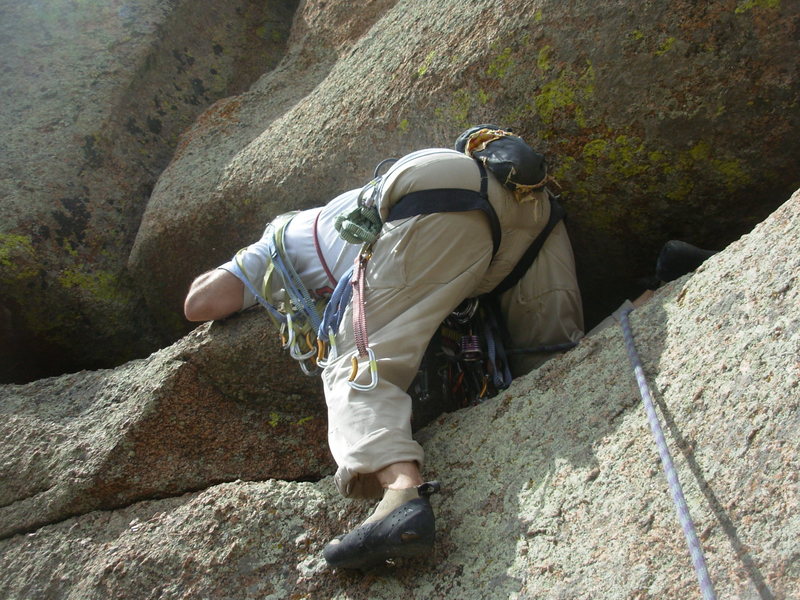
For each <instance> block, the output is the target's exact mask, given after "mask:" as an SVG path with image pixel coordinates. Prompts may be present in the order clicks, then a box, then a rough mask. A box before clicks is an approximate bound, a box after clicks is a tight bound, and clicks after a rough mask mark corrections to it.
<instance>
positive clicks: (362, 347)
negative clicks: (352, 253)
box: [347, 243, 378, 392]
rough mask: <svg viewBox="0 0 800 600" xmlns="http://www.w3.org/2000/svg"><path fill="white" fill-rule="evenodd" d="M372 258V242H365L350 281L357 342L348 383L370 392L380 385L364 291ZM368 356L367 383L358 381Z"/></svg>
mask: <svg viewBox="0 0 800 600" xmlns="http://www.w3.org/2000/svg"><path fill="white" fill-rule="evenodd" d="M370 258H372V244H371V243H368V244H364V247H363V248H362V249H361V252H360V253H359V255H358V258H357V259H356V266H355V272H354V273H353V278H352V280H351V281H350V285H351V286H352V288H353V337H354V338H355V343H356V353H355V354H354V355H353V356H352V357H351V358H350V362H351V365H352V371H351V373H350V378H349V379H348V380H347V384H348V385H349V386H350V387H351V388H353V389H355V390H359V391H362V392H369V391H371V390H374V389H375V388H376V387H377V386H378V362H377V360H376V359H375V353H374V352H373V351H372V348H370V347H369V334H368V332H367V313H366V298H365V291H364V284H365V281H364V280H365V279H366V277H367V264H368V263H369V259H370ZM363 358H367V359H368V364H369V372H370V382H369V383H368V384H366V385H363V384H359V383H356V381H355V379H356V377H357V376H358V360H359V359H363Z"/></svg>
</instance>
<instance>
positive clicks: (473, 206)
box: [387, 161, 502, 256]
mask: <svg viewBox="0 0 800 600" xmlns="http://www.w3.org/2000/svg"><path fill="white" fill-rule="evenodd" d="M475 162H476V164H477V165H478V168H479V169H480V171H481V191H480V192H476V191H475V190H466V189H461V188H439V189H432V190H420V191H419V192H411V193H410V194H406V195H405V196H403V197H402V198H400V200H398V201H397V203H396V204H395V205H394V206H393V207H392V208H391V210H390V211H389V218H388V219H387V221H397V220H398V219H405V218H407V217H414V216H417V215H429V214H432V213H437V212H465V211H468V210H480V211H482V212H483V213H484V214H485V215H486V216H487V217H488V219H489V226H490V227H491V229H492V256H494V255H495V254H497V250H498V249H499V248H500V241H501V238H502V233H501V230H500V219H498V218H497V213H496V212H495V210H494V207H493V206H492V203H491V202H489V195H488V188H489V183H488V179H487V174H486V168H485V167H484V166H483V165H482V164H481V163H480V162H478V161H475Z"/></svg>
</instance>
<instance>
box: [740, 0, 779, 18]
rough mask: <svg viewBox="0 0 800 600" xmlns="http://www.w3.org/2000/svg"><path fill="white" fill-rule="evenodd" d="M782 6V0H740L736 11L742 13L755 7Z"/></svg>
mask: <svg viewBox="0 0 800 600" xmlns="http://www.w3.org/2000/svg"><path fill="white" fill-rule="evenodd" d="M780 7H781V0H743V2H740V3H739V5H738V6H737V7H736V10H734V12H735V13H736V14H737V15H742V14H744V13H746V12H748V11H750V10H753V9H754V8H767V9H770V8H780Z"/></svg>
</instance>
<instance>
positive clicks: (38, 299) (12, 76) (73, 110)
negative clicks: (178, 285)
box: [0, 0, 297, 382]
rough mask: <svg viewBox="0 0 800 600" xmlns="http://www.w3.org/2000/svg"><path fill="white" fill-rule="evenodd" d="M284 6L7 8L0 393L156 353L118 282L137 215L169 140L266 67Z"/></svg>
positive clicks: (127, 289)
mask: <svg viewBox="0 0 800 600" xmlns="http://www.w3.org/2000/svg"><path fill="white" fill-rule="evenodd" d="M296 4H297V2H296V1H294V2H293V1H288V2H269V3H264V2H255V1H253V0H233V1H231V2H204V3H197V2H190V1H187V0H177V1H165V0H124V1H123V0H103V1H99V2H73V1H70V0H48V1H47V2H43V1H41V0H34V1H31V2H6V3H3V6H2V7H0V50H2V54H3V67H2V69H0V77H2V83H0V126H1V127H2V130H3V139H2V151H1V152H0V330H2V331H3V335H2V337H0V381H4V382H7V381H15V382H23V381H30V380H32V379H34V378H36V377H41V376H46V375H54V374H60V373H64V372H65V371H67V370H77V369H80V368H97V367H103V366H105V367H108V366H114V365H118V364H120V363H121V362H123V361H124V360H130V359H131V358H134V357H142V356H146V355H147V354H149V353H150V352H151V351H153V350H155V349H156V348H158V347H159V346H160V345H162V344H163V340H164V338H162V337H161V335H160V332H158V331H156V330H155V329H154V328H153V327H152V324H151V321H150V320H149V319H148V318H147V315H146V313H145V312H144V311H143V304H142V301H141V297H140V296H139V295H138V293H137V292H136V288H135V286H134V285H133V283H132V281H131V278H130V274H129V273H128V272H127V270H126V261H127V257H128V253H129V252H130V249H131V245H132V243H133V239H134V236H135V234H136V230H137V228H138V226H139V221H140V220H141V216H142V213H143V211H144V207H145V203H146V202H147V199H148V197H149V195H150V192H151V191H152V189H153V185H154V184H155V181H156V179H157V177H158V176H159V174H160V173H161V171H162V170H163V169H164V167H165V166H166V164H167V163H168V161H169V160H170V158H171V156H172V154H173V152H174V149H175V147H176V145H177V141H178V136H179V135H180V133H181V132H182V131H184V130H185V129H186V127H187V126H189V124H191V123H192V122H193V121H194V119H195V118H196V117H197V116H198V115H199V114H200V113H201V112H202V111H203V110H204V109H205V108H207V107H208V106H209V105H210V104H211V103H213V102H214V101H216V100H217V99H219V98H221V97H225V96H229V95H231V94H235V93H239V92H241V91H244V90H245V89H246V88H247V87H248V86H249V85H250V83H252V82H253V81H254V80H255V79H256V78H257V77H259V76H260V75H262V74H263V73H264V72H266V71H268V70H269V69H270V68H272V67H273V66H274V65H275V64H276V63H277V62H278V59H279V58H280V57H281V56H282V54H283V50H284V47H285V44H286V39H287V37H288V31H289V26H290V24H291V19H292V16H293V12H294V7H295V6H296ZM173 319H174V320H175V321H179V317H178V316H177V315H176V316H174V317H173ZM179 327H180V326H179V325H177V324H173V328H174V329H176V328H179ZM169 339H170V341H174V339H175V338H174V336H173V337H170V338H169Z"/></svg>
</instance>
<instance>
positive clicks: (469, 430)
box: [0, 192, 800, 600]
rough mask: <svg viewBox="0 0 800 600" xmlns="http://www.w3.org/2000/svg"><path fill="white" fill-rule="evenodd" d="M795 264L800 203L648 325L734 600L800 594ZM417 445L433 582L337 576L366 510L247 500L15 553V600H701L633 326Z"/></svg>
mask: <svg viewBox="0 0 800 600" xmlns="http://www.w3.org/2000/svg"><path fill="white" fill-rule="evenodd" d="M798 245H800V192H797V193H796V194H795V195H794V196H793V197H792V198H791V199H790V200H789V201H788V202H786V203H785V204H784V205H783V206H781V207H780V208H779V209H778V210H777V211H776V212H775V213H774V214H773V215H771V216H770V218H769V219H768V220H767V221H765V222H764V223H763V224H761V225H759V226H758V227H757V228H756V229H755V230H754V231H753V232H752V233H750V234H748V235H746V236H744V237H742V238H741V239H740V240H738V241H736V242H735V243H733V244H731V245H730V246H729V247H728V248H726V249H725V250H724V251H723V252H722V253H720V254H718V255H716V256H715V257H713V258H711V259H710V260H708V261H707V262H706V263H705V264H704V265H703V266H702V267H701V268H700V269H699V270H698V271H697V272H696V273H695V274H694V275H690V276H686V277H684V278H682V279H680V280H678V281H676V282H673V283H672V284H669V285H668V286H666V287H664V288H662V289H661V290H659V292H658V293H657V294H656V296H655V297H654V298H653V299H652V300H651V301H650V302H649V303H648V304H646V305H645V306H644V307H642V308H641V309H638V310H637V311H636V312H635V313H633V315H632V317H631V321H632V325H633V329H634V334H635V336H636V345H637V349H638V352H639V354H640V356H641V358H642V361H643V365H644V370H645V373H646V375H647V377H648V379H649V382H650V385H651V387H652V389H653V392H654V395H655V399H656V402H657V404H658V406H659V412H660V414H661V415H662V422H663V423H664V429H665V432H666V435H667V441H668V443H669V445H670V447H671V449H672V454H673V456H674V458H675V463H676V466H677V469H678V474H679V477H680V479H681V481H682V483H683V487H684V491H685V493H686V497H687V501H688V505H689V508H690V510H691V513H692V516H693V517H694V521H695V524H696V526H697V530H698V532H699V536H700V539H701V541H702V545H703V547H704V549H705V554H706V560H707V563H708V566H709V570H710V573H711V577H712V579H713V581H714V584H715V586H716V591H717V595H718V597H719V598H736V599H753V600H764V599H767V598H775V599H780V600H786V599H790V598H797V597H799V596H800V545H799V544H798V541H797V540H798V539H800V517H798V515H800V512H799V511H798V500H800V486H799V485H798V461H799V460H800V438H798V436H797V430H798V427H800V422H799V421H800V363H798V356H800V326H799V325H800V322H799V321H800V319H799V318H798V312H797V307H798V306H800V281H798V278H800V255H798V253H797V247H798ZM419 437H420V440H421V441H422V443H423V445H424V447H425V449H426V453H427V466H426V474H427V475H428V476H430V477H437V478H439V479H440V480H441V481H442V482H443V485H444V489H443V493H442V494H441V495H439V496H434V501H433V502H434V507H435V510H436V512H437V516H438V532H439V536H438V541H437V546H436V557H435V560H433V561H431V562H429V563H423V564H405V565H399V566H395V567H387V568H385V569H383V570H379V571H376V572H372V573H370V574H367V575H358V574H351V573H338V572H331V571H329V570H327V569H326V567H325V565H324V561H323V560H322V558H321V549H322V547H323V545H324V544H325V543H326V542H327V540H328V539H329V538H330V537H331V536H332V535H333V534H334V533H336V532H338V531H339V530H340V528H341V527H342V524H343V523H346V524H350V525H353V524H355V523H357V522H358V521H359V520H360V519H362V518H363V517H364V516H365V514H366V513H367V511H368V508H367V507H366V506H365V505H361V504H358V503H351V502H346V501H344V500H342V499H339V498H337V497H336V495H335V491H334V487H333V484H332V481H331V478H329V477H328V478H325V479H322V480H321V481H320V482H318V483H309V482H305V483H296V482H295V483H292V482H281V481H274V480H273V481H265V482H243V481H237V482H229V483H224V484H221V485H217V486H213V487H209V488H208V489H206V490H203V491H201V492H196V493H193V494H189V495H184V496H180V497H176V498H169V499H163V500H157V501H147V502H141V503H138V504H134V505H132V506H130V507H127V508H124V509H120V510H116V511H106V512H92V513H89V514H86V515H83V516H80V517H77V518H74V519H70V520H67V521H65V522H62V523H57V524H53V525H48V526H45V527H42V528H40V529H38V530H36V531H35V532H32V533H30V534H28V535H17V536H13V537H10V538H8V539H5V540H3V541H2V542H0V595H2V596H3V597H4V598H9V599H10V600H11V599H22V598H25V599H32V598H81V599H91V598H98V599H100V598H109V597H126V598H143V599H144V598H186V599H188V598H215V599H216V598H219V599H223V598H237V599H244V598H275V599H278V598H298V599H299V598H340V599H345V598H347V599H353V600H362V599H364V600H366V599H370V600H375V599H387V600H388V599H394V598H419V599H423V598H426V599H427V598H460V599H465V600H470V599H476V600H477V599H481V600H482V599H485V598H570V599H587V600H588V599H594V598H609V599H633V598H636V599H639V600H642V599H650V598H653V599H656V598H658V599H661V598H692V597H699V590H698V587H697V582H696V579H695V576H694V573H693V571H692V567H691V563H690V560H689V555H688V551H687V549H686V546H685V543H684V540H683V537H682V533H681V530H680V526H679V524H678V521H677V518H676V515H675V509H674V507H673V505H672V502H671V500H670V497H669V494H668V491H667V484H666V480H665V478H664V476H663V473H662V472H661V467H660V465H659V462H658V455H657V452H656V449H655V445H654V443H653V440H652V438H651V435H650V431H649V427H648V423H647V419H646V417H645V414H644V411H643V409H642V406H641V402H640V400H639V397H638V390H637V388H636V385H635V382H634V378H633V374H632V370H631V368H630V365H629V363H628V358H627V356H626V354H625V350H624V346H623V340H622V335H621V332H620V329H619V328H618V327H612V328H609V329H606V330H604V331H602V332H600V333H598V334H597V335H596V336H595V337H590V338H588V339H586V340H585V341H584V342H582V343H581V344H580V345H579V346H578V347H577V348H576V349H575V350H573V351H571V352H569V353H568V354H566V355H565V356H563V357H561V358H559V359H556V360H553V361H551V362H550V363H548V364H547V365H545V366H544V367H543V368H541V369H539V370H537V371H534V372H533V373H531V374H530V375H528V376H526V377H524V378H521V379H519V380H517V381H516V382H515V383H514V384H513V385H512V387H511V388H510V389H509V390H508V391H507V392H506V393H504V394H502V395H500V396H498V397H496V398H495V399H492V400H490V401H488V402H486V403H485V404H483V405H481V406H479V407H477V408H473V409H467V410H463V411H459V412H457V413H453V414H451V415H446V416H443V417H441V418H440V419H439V420H438V421H437V422H435V423H434V424H432V425H431V426H429V427H428V428H426V429H425V430H423V431H422V432H421V433H420V436H419ZM6 456H7V453H6ZM37 468H39V467H32V468H31V471H30V476H35V472H36V469H37Z"/></svg>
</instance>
